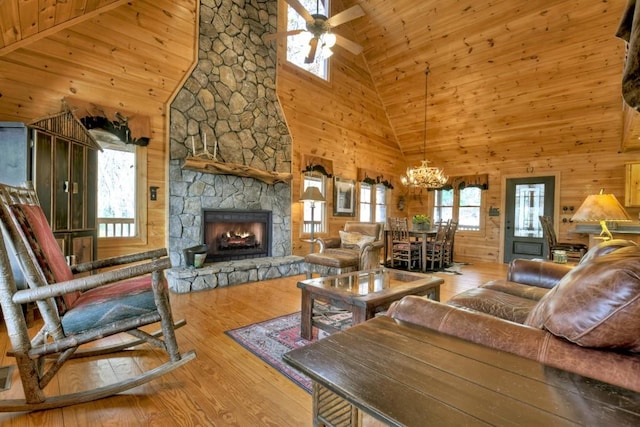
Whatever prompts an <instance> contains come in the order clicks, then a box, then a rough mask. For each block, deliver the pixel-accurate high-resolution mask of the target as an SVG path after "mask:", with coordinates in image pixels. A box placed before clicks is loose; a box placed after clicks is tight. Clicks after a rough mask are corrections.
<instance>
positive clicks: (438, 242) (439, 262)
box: [425, 221, 450, 271]
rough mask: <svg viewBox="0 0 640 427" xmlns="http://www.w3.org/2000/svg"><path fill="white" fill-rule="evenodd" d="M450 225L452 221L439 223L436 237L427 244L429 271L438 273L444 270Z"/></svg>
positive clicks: (426, 260)
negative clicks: (437, 271)
mask: <svg viewBox="0 0 640 427" xmlns="http://www.w3.org/2000/svg"><path fill="white" fill-rule="evenodd" d="M449 224H450V221H447V222H442V221H441V222H439V223H437V226H436V233H435V235H434V236H433V238H432V239H431V240H430V241H429V242H427V252H426V254H425V262H426V263H427V270H431V271H436V270H441V269H442V268H444V259H445V258H444V256H445V245H446V241H447V230H448V228H449Z"/></svg>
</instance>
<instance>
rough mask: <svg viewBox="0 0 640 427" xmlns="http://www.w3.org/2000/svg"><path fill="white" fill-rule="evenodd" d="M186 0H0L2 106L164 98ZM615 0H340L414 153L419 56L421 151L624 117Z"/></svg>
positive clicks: (482, 146) (498, 143) (188, 8)
mask: <svg viewBox="0 0 640 427" xmlns="http://www.w3.org/2000/svg"><path fill="white" fill-rule="evenodd" d="M336 1H338V0H336ZM194 3H195V2H192V1H187V0H179V1H170V0H158V1H153V0H146V1H145V0H141V1H129V2H126V1H121V0H93V1H91V0H67V1H61V0H0V30H1V31H2V34H1V36H2V37H1V38H0V60H2V62H4V65H3V64H2V63H0V82H3V81H4V82H10V83H11V84H10V85H4V87H0V93H1V95H2V96H3V97H4V100H3V102H7V101H8V102H10V103H11V109H13V111H9V112H8V111H7V109H6V108H5V109H3V111H2V113H3V114H4V115H5V116H6V115H7V114H8V115H9V116H13V117H16V118H20V117H37V116H39V115H42V105H39V106H37V107H35V106H29V105H27V104H29V102H27V101H28V99H25V96H24V94H25V93H29V92H30V86H31V85H41V86H42V87H41V89H42V91H41V92H39V93H40V94H43V93H44V94H45V96H44V97H42V96H40V99H37V100H32V101H37V102H39V103H45V104H46V105H47V107H46V108H47V109H48V110H49V111H50V112H51V111H56V107H54V104H55V103H57V102H59V100H60V98H61V97H62V96H69V95H77V96H78V97H80V98H83V97H85V98H86V97H87V96H88V94H89V93H91V96H92V97H93V98H95V97H96V96H97V97H103V98H105V99H109V100H110V102H111V103H112V104H115V105H120V106H127V105H135V106H136V109H138V110H140V109H147V111H158V108H159V105H160V104H161V103H162V102H166V100H168V99H169V98H170V95H171V92H172V90H174V88H175V87H176V86H177V83H178V82H179V81H180V80H181V79H182V78H183V77H184V74H185V72H186V71H187V69H188V67H189V64H190V62H191V60H192V58H193V51H192V47H193V37H194V36H193V25H194V16H195V11H194ZM623 3H624V2H611V1H568V0H564V1H546V2H541V1H530V0H491V1H488V0H485V1H461V0H459V1H447V2H442V1H436V0H425V1H418V2H416V1H413V0H398V1H388V0H387V1H385V0H344V1H343V6H344V8H347V7H350V6H352V5H354V4H359V5H361V6H362V8H363V9H364V11H365V14H366V15H365V16H364V17H362V18H359V19H357V20H354V21H352V22H351V23H349V24H347V25H348V26H349V28H348V31H349V34H355V41H357V42H358V43H360V44H362V45H363V46H364V59H365V61H366V63H367V65H368V68H369V70H370V73H371V76H372V79H373V81H374V82H375V85H376V88H377V90H378V93H379V96H380V98H381V101H382V104H383V105H384V107H385V109H386V113H387V116H388V118H389V121H390V124H391V127H392V128H393V130H394V132H395V138H396V139H397V141H396V143H397V144H398V145H399V147H400V149H401V151H402V152H403V153H404V154H405V156H406V157H407V159H406V160H407V162H408V163H413V162H414V161H415V160H418V159H420V158H422V151H423V125H424V70H425V68H426V66H427V64H428V65H429V67H430V69H431V74H430V76H429V96H428V105H429V110H428V112H429V117H428V130H427V132H428V138H427V140H428V147H427V150H428V151H429V153H431V154H429V156H428V157H434V158H435V159H436V160H437V159H446V158H450V157H451V156H457V155H462V154H467V153H471V152H473V153H479V154H478V155H477V158H478V159H480V158H487V157H491V158H494V159H500V158H507V157H509V156H512V155H513V153H512V152H511V149H512V146H513V144H514V143H520V144H518V145H519V149H522V150H524V151H525V153H526V152H527V150H529V151H531V150H533V148H532V147H531V146H527V143H528V142H531V141H534V140H537V141H540V140H544V141H549V145H548V147H546V149H547V150H549V152H551V153H553V152H555V151H557V152H565V153H566V152H567V151H568V150H571V149H572V148H573V147H575V146H576V145H589V146H594V147H595V146H597V145H598V143H599V141H601V140H602V138H603V137H604V136H605V133H606V132H607V131H608V130H609V129H611V123H613V122H619V123H620V126H621V120H622V119H621V117H622V116H621V114H622V113H621V109H622V104H621V101H620V95H619V92H620V90H619V75H620V73H621V64H622V58H623V56H624V43H623V42H622V41H620V40H617V39H615V37H614V33H615V30H616V27H617V24H618V18H619V16H620V15H621V12H622V9H623V6H624V5H623ZM132 29H133V30H132ZM338 32H340V30H338ZM52 72H53V73H54V75H55V76H56V77H57V78H55V79H52V77H51V76H52V75H51V73H52ZM25 74H26V75H29V76H30V77H29V81H26V79H25V78H24V75H25ZM114 88H117V89H118V90H117V92H116V95H115V98H116V99H113V98H114V90H113V89H114ZM522 94H526V96H521V95H522ZM31 103H33V102H31ZM11 109H10V110H11ZM540 123H544V126H540ZM576 135H578V137H576ZM529 154H531V153H529Z"/></svg>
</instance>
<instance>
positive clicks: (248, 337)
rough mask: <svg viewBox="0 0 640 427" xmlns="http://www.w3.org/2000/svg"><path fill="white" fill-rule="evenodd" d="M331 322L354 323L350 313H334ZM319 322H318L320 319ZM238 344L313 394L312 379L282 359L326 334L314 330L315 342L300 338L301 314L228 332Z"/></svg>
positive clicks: (334, 323) (342, 324)
mask: <svg viewBox="0 0 640 427" xmlns="http://www.w3.org/2000/svg"><path fill="white" fill-rule="evenodd" d="M326 317H327V320H326V321H327V322H331V323H332V324H333V325H336V324H339V325H340V326H342V327H347V324H349V325H350V324H351V314H350V313H337V314H336V313H331V314H330V315H329V316H326ZM316 321H317V320H316ZM225 333H226V334H227V335H228V336H230V337H231V338H233V339H234V340H235V341H236V342H237V343H239V344H240V345H242V346H243V347H244V348H246V349H247V350H249V351H250V352H251V353H253V354H255V355H256V356H258V357H259V358H260V359H262V360H263V361H265V362H266V363H268V364H269V365H270V366H272V367H273V368H275V369H277V370H278V371H279V372H280V373H281V374H283V375H284V376H286V377H287V378H289V379H290V380H291V381H293V382H294V383H296V384H297V385H299V386H300V387H302V388H303V389H305V390H306V391H307V392H309V393H311V380H310V379H309V378H308V377H306V376H305V375H303V374H301V373H300V372H298V371H297V370H296V369H294V368H292V367H290V366H289V365H287V364H286V363H285V362H284V361H283V360H282V355H283V354H285V353H287V352H288V351H290V350H293V349H295V348H299V347H304V346H305V345H307V344H310V343H312V342H314V341H316V340H317V339H318V333H320V339H322V338H323V337H324V336H326V334H325V333H324V332H323V331H318V329H317V328H316V327H314V328H313V340H312V341H309V340H306V339H304V338H301V337H300V312H297V313H292V314H287V315H284V316H280V317H276V318H274V319H269V320H265V321H264V322H259V323H254V324H252V325H248V326H243V327H240V328H237V329H231V330H229V331H226V332H225Z"/></svg>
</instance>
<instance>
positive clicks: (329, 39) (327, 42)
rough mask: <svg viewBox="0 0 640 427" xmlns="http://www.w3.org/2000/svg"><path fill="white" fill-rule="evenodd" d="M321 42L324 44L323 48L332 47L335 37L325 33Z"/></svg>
mask: <svg viewBox="0 0 640 427" xmlns="http://www.w3.org/2000/svg"><path fill="white" fill-rule="evenodd" d="M322 39H323V42H324V44H325V46H327V47H328V48H329V47H333V46H335V44H336V35H335V34H333V33H326V34H325V35H324V36H322Z"/></svg>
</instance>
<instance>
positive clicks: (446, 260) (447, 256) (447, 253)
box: [442, 220, 458, 268]
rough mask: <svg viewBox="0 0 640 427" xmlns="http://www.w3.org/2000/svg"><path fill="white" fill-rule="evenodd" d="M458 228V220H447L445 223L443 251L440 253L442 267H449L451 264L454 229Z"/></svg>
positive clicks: (454, 236)
mask: <svg viewBox="0 0 640 427" xmlns="http://www.w3.org/2000/svg"><path fill="white" fill-rule="evenodd" d="M457 230H458V221H453V220H451V221H449V223H448V224H447V230H446V236H445V242H444V253H443V254H442V264H443V268H446V267H449V266H450V265H451V264H453V244H454V242H455V238H456V231H457Z"/></svg>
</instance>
